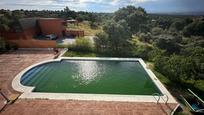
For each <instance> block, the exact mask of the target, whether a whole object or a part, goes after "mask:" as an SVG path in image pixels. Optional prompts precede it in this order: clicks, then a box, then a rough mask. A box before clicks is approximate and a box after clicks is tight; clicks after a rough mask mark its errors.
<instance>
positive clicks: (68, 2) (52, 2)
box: [0, 0, 156, 11]
mask: <svg viewBox="0 0 204 115" xmlns="http://www.w3.org/2000/svg"><path fill="white" fill-rule="evenodd" d="M149 1H156V0H1V1H0V8H5V9H39V10H42V9H49V10H61V9H63V8H64V7H65V6H68V7H69V8H70V9H72V10H77V11H79V10H84V11H85V10H88V11H89V10H90V9H89V8H90V6H93V5H94V6H95V7H96V10H97V7H100V8H101V10H107V8H109V9H111V8H112V10H109V11H113V9H116V8H119V7H123V6H126V5H137V4H139V3H144V2H149ZM103 7H104V8H103ZM105 8H106V9H105Z"/></svg>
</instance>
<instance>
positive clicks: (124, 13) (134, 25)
mask: <svg viewBox="0 0 204 115" xmlns="http://www.w3.org/2000/svg"><path fill="white" fill-rule="evenodd" d="M114 20H115V21H116V22H118V21H120V20H125V21H126V22H127V24H128V26H129V27H130V30H131V32H132V33H137V32H138V31H139V30H140V25H142V24H145V23H146V21H147V16H146V11H145V10H144V9H143V8H141V7H138V8H136V7H134V6H127V7H124V8H121V9H119V10H118V11H116V12H115V14H114Z"/></svg>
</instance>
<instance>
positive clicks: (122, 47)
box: [96, 20, 131, 55]
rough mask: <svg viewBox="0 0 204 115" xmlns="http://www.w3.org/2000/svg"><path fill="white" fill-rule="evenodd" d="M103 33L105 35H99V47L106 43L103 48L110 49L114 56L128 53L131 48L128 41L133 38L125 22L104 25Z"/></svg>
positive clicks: (110, 22) (111, 22) (97, 41)
mask: <svg viewBox="0 0 204 115" xmlns="http://www.w3.org/2000/svg"><path fill="white" fill-rule="evenodd" d="M103 31H104V32H105V33H100V34H97V37H98V38H97V39H96V44H97V45H98V44H100V42H102V43H104V46H103V45H102V46H103V47H105V48H108V51H109V52H111V53H112V55H120V54H124V53H125V52H127V51H128V50H126V49H127V48H128V47H129V42H128V40H129V39H130V38H131V34H130V31H129V27H128V25H127V23H126V21H125V20H121V21H119V22H115V21H109V22H107V23H106V24H105V25H104V27H103ZM99 39H100V40H99ZM103 41H105V42H103Z"/></svg>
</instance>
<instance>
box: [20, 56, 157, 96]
mask: <svg viewBox="0 0 204 115" xmlns="http://www.w3.org/2000/svg"><path fill="white" fill-rule="evenodd" d="M21 84H23V85H25V86H34V87H35V89H34V90H33V92H52V93H91V94H123V95H152V94H153V93H161V92H160V91H159V90H158V88H157V87H156V86H155V84H154V83H153V82H152V80H151V79H150V77H149V76H148V74H147V73H146V71H145V70H144V68H143V67H142V65H141V64H140V63H139V62H138V61H84V60H83V61H80V60H62V61H60V62H50V63H46V64H43V65H39V66H37V67H34V68H32V69H31V70H29V71H27V72H26V73H25V74H24V75H23V76H22V77H21Z"/></svg>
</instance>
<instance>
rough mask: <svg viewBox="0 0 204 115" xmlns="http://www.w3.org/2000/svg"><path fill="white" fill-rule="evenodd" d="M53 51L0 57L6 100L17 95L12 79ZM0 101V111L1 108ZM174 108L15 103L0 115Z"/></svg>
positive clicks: (162, 114) (152, 113)
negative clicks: (7, 97) (12, 85)
mask: <svg viewBox="0 0 204 115" xmlns="http://www.w3.org/2000/svg"><path fill="white" fill-rule="evenodd" d="M53 57H54V55H53V52H52V51H15V52H9V53H5V54H0V88H2V92H4V93H5V94H6V95H7V96H10V95H12V94H16V93H18V92H15V91H14V90H13V89H12V87H11V82H12V79H13V78H14V77H15V76H16V75H17V74H18V73H19V72H20V71H22V70H23V69H24V68H26V67H28V66H30V65H32V64H34V63H37V62H40V61H43V60H46V59H51V58H53ZM3 102H4V100H3V98H2V97H0V107H1V105H3V104H2V103H3ZM175 107H176V104H168V105H165V104H156V103H130V102H101V101H74V100H69V101H68V100H66V101H65V100H39V99H38V100H30V99H26V100H24V99H18V100H17V101H16V102H15V103H14V104H11V105H8V106H6V108H5V109H4V110H3V111H2V112H1V113H0V114H1V115H167V114H169V113H170V111H171V110H173V109H174V108H175Z"/></svg>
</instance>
